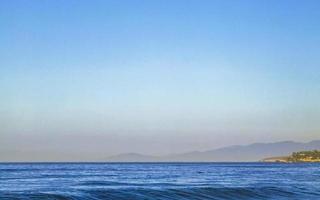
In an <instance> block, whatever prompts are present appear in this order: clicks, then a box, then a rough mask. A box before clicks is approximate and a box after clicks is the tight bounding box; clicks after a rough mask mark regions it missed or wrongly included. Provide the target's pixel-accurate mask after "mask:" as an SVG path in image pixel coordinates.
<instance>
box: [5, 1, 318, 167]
mask: <svg viewBox="0 0 320 200" xmlns="http://www.w3.org/2000/svg"><path fill="white" fill-rule="evenodd" d="M319 10H320V2H319V1H318V0H315V1H311V0H306V1H303V0H300V1H294V0H287V1H285V0H274V1H272V0H265V1H263V0H261V1H256V0H252V1H245V0H239V1H224V0H220V1H214V0H208V1H204V0H200V1H198V0H194V1H189V0H184V1H179V0H174V1H172V0H167V1H165V0H154V1H149V0H146V1H139V0H137V1H135V0H130V1H129V0H128V1H119V0H114V1H78V0H75V1H71V0H70V1H64V0H61V1H58V0H54V1H52V0H51V1H46V0H38V1H32V0H25V1H23V0H22V1H12V0H8V1H5V0H2V1H1V2H0V161H1V160H2V161H5V160H90V159H99V158H103V157H107V156H109V155H113V154H118V153H124V152H138V153H145V154H158V155H161V154H168V153H177V152H185V151H193V150H208V149H213V148H217V147H222V146H226V145H233V144H248V143H252V142H272V141H279V140H296V141H309V140H313V139H319V138H320V123H319V122H320V12H319Z"/></svg>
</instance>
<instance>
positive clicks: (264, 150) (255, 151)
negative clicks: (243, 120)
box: [105, 140, 320, 162]
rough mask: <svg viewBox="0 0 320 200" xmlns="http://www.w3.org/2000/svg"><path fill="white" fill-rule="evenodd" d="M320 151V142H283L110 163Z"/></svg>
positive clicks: (246, 157)
mask: <svg viewBox="0 0 320 200" xmlns="http://www.w3.org/2000/svg"><path fill="white" fill-rule="evenodd" d="M315 149H318V150H319V149H320V140H314V141H311V142H307V143H301V142H293V141H283V142H275V143H254V144H250V145H236V146H228V147H224V148H219V149H213V150H209V151H194V152H187V153H183V154H173V155H167V156H150V155H143V154H136V153H128V154H120V155H116V156H112V157H108V158H107V159H106V160H105V161H108V162H251V161H259V160H261V159H263V158H267V157H273V156H285V155H288V154H291V153H292V152H297V151H307V150H315Z"/></svg>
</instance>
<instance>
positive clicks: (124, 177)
mask: <svg viewBox="0 0 320 200" xmlns="http://www.w3.org/2000/svg"><path fill="white" fill-rule="evenodd" d="M0 199H1V200H2V199H10V200H11V199H80V200H81V199H92V200H98V199H130V200H132V199H312V200H314V199H320V164H277V163H184V164H183V163H152V164H150V163H149V164H146V163H145V164H142V163H131V164H129V163H128V164H119V163H117V164H116V163H114V164H110V163H109V164H107V163H51V164H49V163H43V164H40V163H38V164H31V163H30V164H28V163H25V164H13V163H12V164H0Z"/></svg>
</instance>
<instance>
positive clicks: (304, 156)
mask: <svg viewBox="0 0 320 200" xmlns="http://www.w3.org/2000/svg"><path fill="white" fill-rule="evenodd" d="M262 161H263V162H285V163H297V162H320V151H319V150H313V151H299V152H293V153H292V154H291V155H289V156H281V157H271V158H265V159H263V160H262Z"/></svg>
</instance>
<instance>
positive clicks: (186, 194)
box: [0, 187, 320, 200]
mask: <svg viewBox="0 0 320 200" xmlns="http://www.w3.org/2000/svg"><path fill="white" fill-rule="evenodd" d="M319 196H320V191H308V190H306V189H299V188H294V189H293V188H280V187H263V188H254V187H252V188H249V187H233V188H214V187H204V188H172V189H150V188H130V189H100V190H80V191H77V192H74V193H52V192H50V193H28V192H20V193H0V199H4V200H9V199H10V200H11V199H19V200H20V199H21V200H24V199H26V200H35V199H49V200H100V199H111V200H113V199H117V200H118V199H120V200H121V199H123V200H127V199H128V200H129V199H130V200H135V199H139V200H140V199H146V200H149V199H150V200H151V199H158V200H164V199H166V200H167V199H169V200H175V199H179V200H186V199H194V200H203V199H212V200H223V199H255V200H259V199H261V200H262V199H279V200H281V199H283V200H284V199H310V200H311V199H317V198H319Z"/></svg>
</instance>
